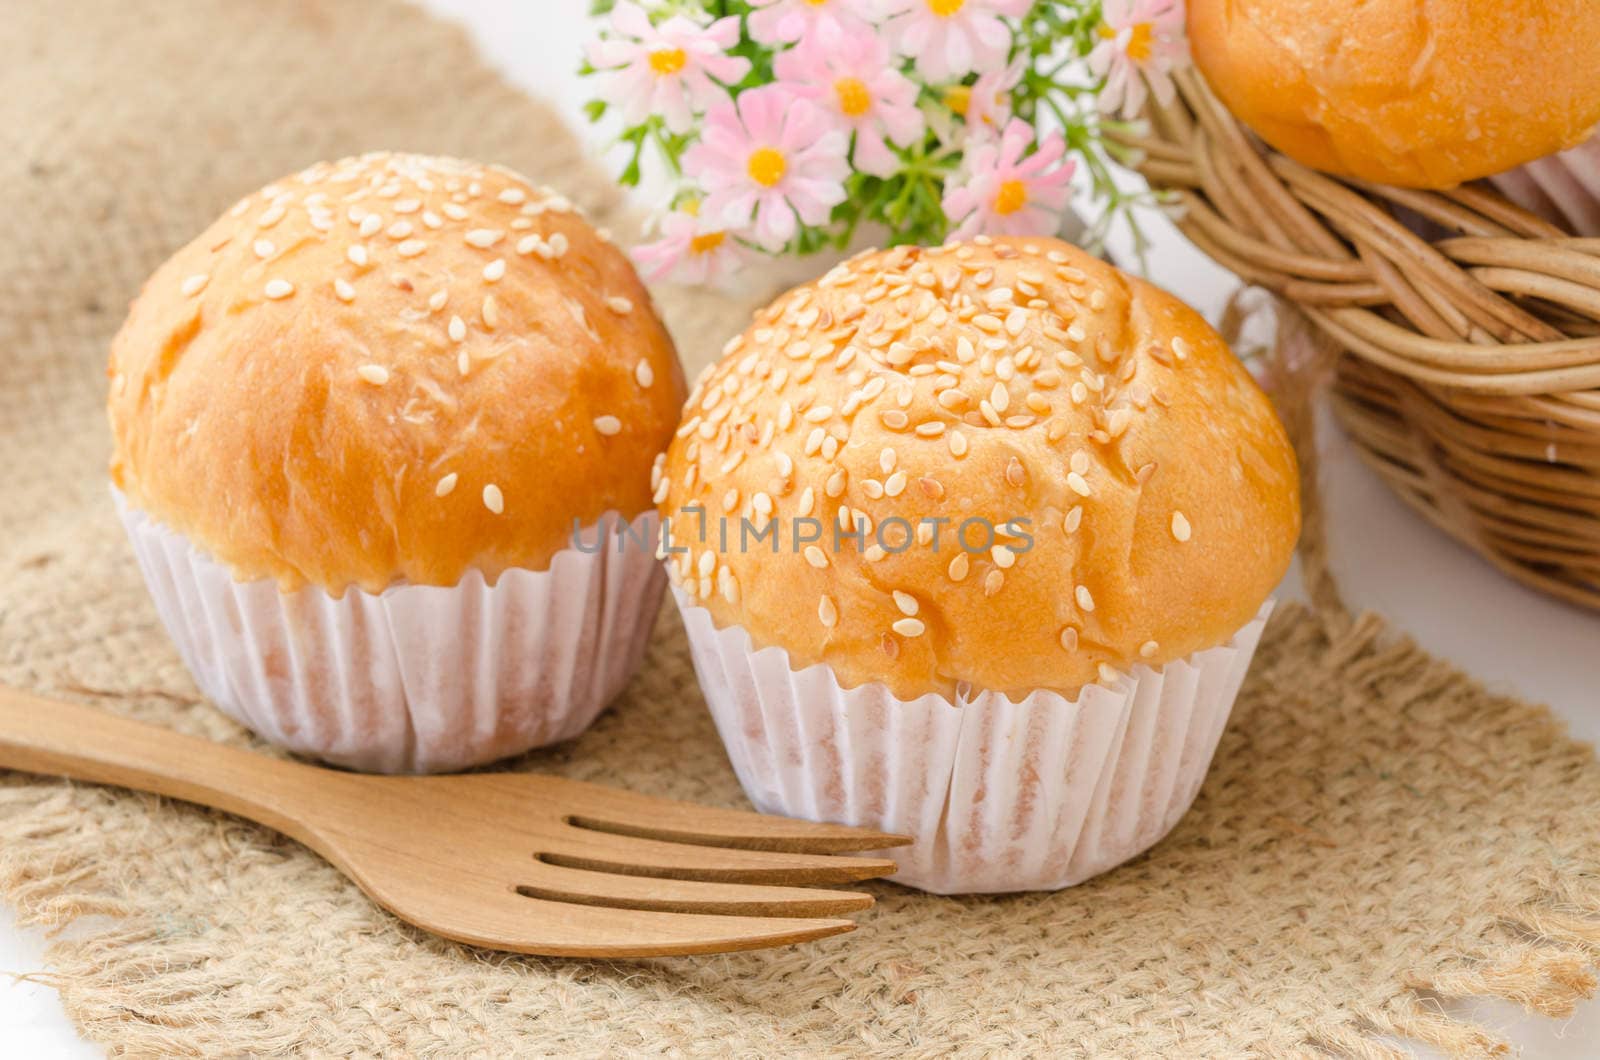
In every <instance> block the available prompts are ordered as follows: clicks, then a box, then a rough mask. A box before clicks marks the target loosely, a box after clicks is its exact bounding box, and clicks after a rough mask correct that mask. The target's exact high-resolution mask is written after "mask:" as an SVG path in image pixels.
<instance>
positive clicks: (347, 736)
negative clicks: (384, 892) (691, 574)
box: [113, 491, 665, 773]
mask: <svg viewBox="0 0 1600 1060" xmlns="http://www.w3.org/2000/svg"><path fill="white" fill-rule="evenodd" d="M113 492H114V493H116V491H113ZM116 503H117V511H118V513H119V514H120V515H121V517H122V521H123V525H124V526H125V527H126V528H127V531H128V538H129V540H130V541H131V542H132V543H133V550H134V552H135V554H136V555H137V556H138V559H139V566H140V568H141V569H142V570H143V572H144V578H145V582H146V584H148V585H149V587H150V593H151V595H152V596H153V597H154V598H155V604H156V610H157V611H158V612H159V613H160V615H161V621H162V622H163V624H165V626H166V628H167V632H168V633H169V634H170V635H171V636H172V639H173V642H174V643H175V644H176V645H177V648H178V653H179V654H180V655H181V656H182V657H183V661H184V663H185V664H186V665H187V666H188V667H189V671H190V673H192V674H193V675H194V679H195V682H196V683H197V684H198V685H199V686H200V689H201V690H202V691H203V692H204V693H205V694H206V696H207V697H209V698H210V699H211V700H212V701H213V702H215V703H216V704H217V706H219V707H220V708H222V710H224V711H225V712H226V713H227V714H229V715H230V716H232V717H233V718H235V719H237V720H238V721H239V722H241V723H243V724H244V725H246V726H248V727H250V728H251V729H252V730H254V731H255V732H256V733H258V734H259V735H260V736H262V737H263V738H265V739H267V740H270V741H272V742H273V743H276V744H280V745H281V746H283V747H287V748H289V749H290V750H292V751H297V752H300V753H302V754H307V755H311V756H314V757H317V758H321V759H324V760H326V761H328V762H333V763H335V764H338V765H342V766H348V767H350V768H353V769H360V770H365V771H369V772H381V773H413V772H414V773H432V772H444V771H449V770H455V769H463V768H466V767H468V766H473V765H479V764H481V763H484V762H490V761H494V760H495V759H498V758H504V757H507V756H509V755H514V754H520V753H521V752H523V751H527V750H529V749H531V748H534V747H542V746H544V745H546V744H551V743H556V742H559V741H561V740H566V739H570V738H571V737H574V736H576V735H578V734H579V733H581V732H582V731H583V730H584V729H586V728H588V727H589V725H590V724H591V723H592V722H593V721H594V719H595V718H596V716H598V715H599V713H600V712H601V710H603V709H604V708H605V705H606V704H607V703H608V702H610V700H611V699H613V698H614V697H615V696H616V695H617V694H618V693H619V692H620V691H621V690H622V688H623V686H624V685H626V684H627V682H628V679H629V678H630V677H631V676H632V674H633V672H634V670H635V669H637V668H638V665H639V662H640V660H641V659H642V658H643V656H644V650H645V645H646V643H647V642H648V640H649V637H650V628H651V625H652V624H653V623H654V621H655V616H656V612H657V610H658V609H659V605H660V602H661V593H662V589H663V586H664V584H665V574H664V572H663V570H662V568H661V566H660V564H658V563H657V562H656V560H655V557H654V555H653V554H652V547H651V543H652V542H653V541H654V539H655V527H656V521H657V517H656V515H655V513H653V512H649V513H646V514H644V515H641V516H639V517H638V518H637V519H635V520H633V521H632V523H631V524H630V523H628V522H627V521H626V520H624V519H623V518H622V517H621V516H620V515H618V514H617V513H614V512H611V513H607V514H606V515H605V516H603V517H602V518H601V519H600V521H599V522H597V523H596V524H595V525H594V526H591V527H589V528H588V529H586V530H585V531H584V532H583V537H582V542H583V544H584V546H585V547H586V548H592V549H594V551H585V550H584V549H580V548H577V547H572V548H567V549H564V550H562V551H561V552H558V553H556V555H555V557H554V558H553V559H552V561H551V564H550V568H549V569H548V570H544V571H529V570H510V571H506V572H505V573H504V574H502V575H501V576H500V578H499V579H498V580H497V581H496V582H495V583H494V584H493V585H489V584H487V583H486V582H485V580H484V578H483V576H482V575H481V574H479V573H477V572H476V571H474V572H470V573H469V574H468V575H467V576H466V577H465V578H464V579H462V581H461V582H460V583H458V584H456V585H453V586H426V585H395V586H392V587H390V588H388V589H386V590H384V591H383V592H381V593H377V594H373V593H366V592H361V591H360V590H357V589H351V590H349V591H348V592H346V593H345V594H344V596H343V597H340V598H338V599H335V598H334V597H332V596H330V595H328V594H327V593H326V592H324V591H322V590H321V589H318V588H316V587H308V588H305V589H301V590H299V591H296V592H293V593H284V592H280V591H279V589H278V587H277V584H276V583H275V582H273V581H271V580H259V581H249V582H239V581H235V580H234V578H233V576H232V574H231V573H230V572H229V571H228V569H227V568H226V567H224V566H223V565H222V564H220V563H218V562H217V561H216V560H214V559H212V558H211V557H210V556H208V555H206V554H205V553H204V552H202V551H201V550H200V549H198V548H197V547H196V546H195V545H194V544H192V543H191V542H190V541H189V540H188V538H186V537H185V536H183V535H182V534H180V533H177V532H176V531H174V530H172V529H170V528H168V527H166V526H163V525H162V524H160V523H158V522H156V521H155V520H154V519H152V518H150V517H149V516H147V515H145V514H144V513H142V512H140V511H138V510H137V509H135V508H133V507H132V506H131V505H129V504H128V503H127V502H126V500H125V499H124V497H123V496H122V495H121V494H120V493H116ZM624 526H627V527H629V529H628V531H627V536H626V537H623V536H622V528H623V527H624ZM601 542H604V546H603V547H601V546H600V543H601ZM641 542H643V543H641Z"/></svg>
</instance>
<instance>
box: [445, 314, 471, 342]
mask: <svg viewBox="0 0 1600 1060" xmlns="http://www.w3.org/2000/svg"><path fill="white" fill-rule="evenodd" d="M446 330H447V331H448V332H449V334H450V341H452V342H460V341H461V340H462V339H464V338H466V337H467V322H466V321H465V320H462V319H461V318H460V317H459V316H453V317H451V318H450V324H449V326H448V328H446Z"/></svg>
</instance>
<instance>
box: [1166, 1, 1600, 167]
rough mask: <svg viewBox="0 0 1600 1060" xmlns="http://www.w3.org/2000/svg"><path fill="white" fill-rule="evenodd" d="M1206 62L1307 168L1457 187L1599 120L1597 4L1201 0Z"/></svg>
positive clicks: (1215, 79) (1201, 54) (1243, 115)
mask: <svg viewBox="0 0 1600 1060" xmlns="http://www.w3.org/2000/svg"><path fill="white" fill-rule="evenodd" d="M1189 40H1190V45H1191V47H1192V48H1193V51H1194V60H1195V63H1196V64H1197V65H1198V66H1199V67H1200V70H1201V72H1202V73H1204V74H1205V77H1206V80H1207V81H1208V82H1210V84H1211V87H1212V88H1213V89H1214V90H1215V91H1216V93H1217V95H1218V96H1219V97H1221V99H1222V102H1223V103H1225V104H1226V105H1227V106H1228V109H1229V110H1231V111H1233V113H1234V114H1236V115H1237V116H1238V117H1239V118H1240V120H1242V121H1243V122H1244V123H1245V124H1246V125H1248V126H1250V127H1251V128H1252V129H1254V130H1255V131H1256V132H1257V133H1259V134H1260V135H1261V138H1262V139H1264V140H1266V141H1267V142H1268V143H1270V144H1271V145H1272V146H1274V147H1276V148H1277V149H1278V150H1280V151H1282V152H1284V153H1285V154H1287V155H1288V156H1289V157H1291V158H1293V159H1295V160H1297V161H1299V162H1303V163H1305V164H1306V165H1308V166H1313V167H1315V168H1317V169H1322V170H1326V171H1328V172H1330V173H1338V174H1341V175H1344V176H1351V177H1359V178H1361V179H1363V180H1370V181H1376V182H1378V183H1383V184H1400V185H1405V186H1409V187H1424V188H1444V187H1450V186H1453V185H1456V184H1459V183H1461V182H1462V181H1467V180H1472V179H1475V178H1477V177H1483V176H1487V175H1489V174H1491V173H1498V172H1500V171H1501V170H1506V169H1510V168H1512V167H1513V166H1517V165H1521V164H1522V163H1524V162H1528V161H1532V160H1533V159H1535V158H1540V157H1542V156H1544V155H1548V154H1551V153H1553V152H1555V151H1559V150H1562V149H1563V148H1567V147H1571V146H1573V145H1574V144H1577V143H1578V142H1580V141H1581V140H1583V139H1584V138H1585V136H1586V135H1587V134H1588V133H1589V132H1590V131H1591V130H1592V129H1593V128H1594V126H1595V124H1596V123H1597V122H1600V75H1597V74H1596V70H1597V68H1600V3H1596V2H1595V0H1526V2H1520V3H1507V2H1506V0H1455V2H1453V3H1432V2H1428V0H1372V2H1369V3H1360V4H1352V3H1349V2H1348V0H1189Z"/></svg>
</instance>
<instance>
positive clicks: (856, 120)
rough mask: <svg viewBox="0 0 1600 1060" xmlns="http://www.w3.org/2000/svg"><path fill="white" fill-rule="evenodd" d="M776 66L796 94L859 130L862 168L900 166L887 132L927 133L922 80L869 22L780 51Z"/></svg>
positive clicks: (895, 138)
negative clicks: (899, 63) (902, 67)
mask: <svg viewBox="0 0 1600 1060" xmlns="http://www.w3.org/2000/svg"><path fill="white" fill-rule="evenodd" d="M775 70H776V72H777V75H778V78H779V83H780V84H782V85H783V86H784V87H785V88H786V89H788V90H789V91H790V92H792V93H793V94H794V95H795V96H797V97H799V98H801V99H809V100H811V101H812V102H814V103H816V104H817V106H818V107H820V108H822V109H823V110H824V111H825V112H827V113H829V114H831V115H832V116H834V118H835V120H836V121H837V122H838V123H839V124H840V125H841V126H843V127H845V128H848V129H852V130H854V131H855V135H856V145H855V154H854V160H855V167H856V168H857V169H859V170H861V172H863V173H871V174H873V175H874V176H879V177H887V176H890V175H891V174H893V173H894V171H895V170H896V169H898V168H899V166H900V160H899V159H898V158H896V157H895V155H894V152H893V151H891V150H889V145H888V144H887V143H885V142H884V140H885V137H887V138H888V140H890V141H892V142H893V143H895V144H896V145H898V146H900V147H906V146H908V145H910V143H911V142H912V141H913V140H915V139H916V138H917V137H919V136H921V135H922V131H923V128H924V127H925V123H924V121H923V117H922V111H921V110H919V109H918V108H917V86H916V85H915V84H913V83H912V82H911V80H910V79H909V78H907V77H905V76H904V75H903V74H901V73H900V71H899V70H898V69H896V64H895V62H894V61H893V59H892V58H891V56H890V54H889V45H888V44H887V43H885V42H884V41H883V39H882V38H881V37H879V36H878V34H877V33H875V32H874V31H873V30H872V29H871V28H870V27H867V28H863V29H861V30H858V31H856V32H853V33H849V34H840V35H837V36H834V37H831V38H829V39H826V40H824V39H823V38H820V37H808V38H806V40H804V41H803V42H801V44H800V46H799V47H798V48H792V49H790V50H789V51H786V52H782V53H780V54H779V56H778V60H777V63H776V64H775Z"/></svg>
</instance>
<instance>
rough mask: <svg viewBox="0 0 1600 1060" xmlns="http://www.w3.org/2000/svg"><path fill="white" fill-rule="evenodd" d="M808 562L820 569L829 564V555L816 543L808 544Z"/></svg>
mask: <svg viewBox="0 0 1600 1060" xmlns="http://www.w3.org/2000/svg"><path fill="white" fill-rule="evenodd" d="M806 562H807V563H809V564H811V565H812V566H813V567H816V568H817V569H819V570H820V569H822V568H823V567H826V566H827V565H828V555H827V553H825V552H823V551H822V549H820V548H818V547H817V546H816V545H807V546H806Z"/></svg>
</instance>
